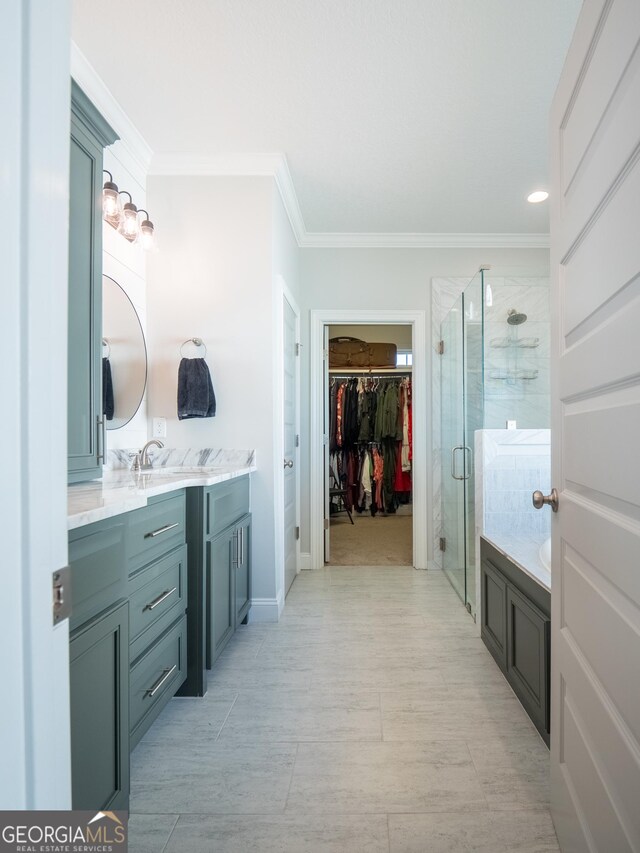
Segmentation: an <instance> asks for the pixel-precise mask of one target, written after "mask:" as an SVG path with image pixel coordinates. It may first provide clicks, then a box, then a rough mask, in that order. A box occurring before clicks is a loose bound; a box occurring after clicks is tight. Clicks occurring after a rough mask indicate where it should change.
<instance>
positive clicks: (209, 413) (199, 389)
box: [178, 358, 216, 421]
mask: <svg viewBox="0 0 640 853" xmlns="http://www.w3.org/2000/svg"><path fill="white" fill-rule="evenodd" d="M215 414H216V395H215V394H214V393H213V383H212V382H211V374H210V373H209V368H208V367H207V363H206V361H205V360H204V358H183V359H182V360H181V362H180V366H179V368H178V420H181V421H184V420H186V419H187V418H214V417H215Z"/></svg>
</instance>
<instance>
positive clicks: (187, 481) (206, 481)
mask: <svg viewBox="0 0 640 853" xmlns="http://www.w3.org/2000/svg"><path fill="white" fill-rule="evenodd" d="M256 470H257V468H256V464H255V457H253V456H252V457H251V458H249V459H247V460H245V461H244V462H229V463H227V464H221V465H217V466H207V465H193V466H187V465H179V466H175V467H167V466H164V467H158V468H155V469H152V470H151V471H141V472H139V473H135V474H134V473H133V472H132V471H129V470H126V469H117V470H105V472H104V476H103V478H102V479H101V480H92V481H90V482H88V483H78V484H77V485H73V486H69V488H68V492H67V494H68V497H67V516H68V524H67V527H68V529H69V530H74V529H75V528H77V527H83V526H84V525H85V524H92V523H93V522H94V521H101V520H102V519H103V518H111V517H112V516H114V515H121V514H122V513H124V512H129V511H130V510H132V509H138V508H139V507H141V506H146V505H147V500H148V499H149V498H152V497H155V496H156V495H163V494H166V493H167V492H173V491H176V490H177V489H184V488H189V487H190V486H213V485H215V484H216V483H223V482H225V480H232V479H234V478H235V477H244V476H245V475H246V474H252V473H253V472H254V471H256Z"/></svg>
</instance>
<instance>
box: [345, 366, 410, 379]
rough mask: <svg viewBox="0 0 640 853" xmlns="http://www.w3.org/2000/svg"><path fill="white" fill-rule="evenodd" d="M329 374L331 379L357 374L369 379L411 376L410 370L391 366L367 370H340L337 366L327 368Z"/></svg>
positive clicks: (353, 376)
mask: <svg viewBox="0 0 640 853" xmlns="http://www.w3.org/2000/svg"><path fill="white" fill-rule="evenodd" d="M329 376H330V377H331V379H357V378H358V377H359V376H361V377H362V378H364V379H366V378H367V377H369V378H371V379H384V378H385V376H391V377H395V376H398V377H400V378H403V377H405V376H407V377H410V376H413V374H412V372H411V371H410V370H395V369H394V368H391V369H390V370H386V371H382V372H381V371H380V370H377V371H369V370H368V369H364V370H362V369H360V370H359V369H357V368H356V369H354V370H352V371H347V370H340V369H339V368H336V367H334V368H333V369H331V368H329Z"/></svg>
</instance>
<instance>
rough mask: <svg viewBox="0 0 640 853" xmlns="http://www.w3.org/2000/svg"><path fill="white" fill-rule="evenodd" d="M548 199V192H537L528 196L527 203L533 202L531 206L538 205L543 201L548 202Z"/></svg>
mask: <svg viewBox="0 0 640 853" xmlns="http://www.w3.org/2000/svg"><path fill="white" fill-rule="evenodd" d="M548 198H549V193H548V192H546V191H545V190H536V191H535V192H534V193H531V195H528V196H527V201H529V202H531V204H538V203H539V202H541V201H546V200H547V199H548Z"/></svg>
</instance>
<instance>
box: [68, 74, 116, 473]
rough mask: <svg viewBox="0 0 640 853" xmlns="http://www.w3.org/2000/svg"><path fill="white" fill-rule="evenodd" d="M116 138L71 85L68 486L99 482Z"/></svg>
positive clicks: (81, 93)
mask: <svg viewBox="0 0 640 853" xmlns="http://www.w3.org/2000/svg"><path fill="white" fill-rule="evenodd" d="M117 138H118V137H117V135H116V133H115V132H114V130H113V129H112V128H111V127H110V126H109V125H108V124H107V122H106V121H105V120H104V119H103V117H102V116H101V115H100V113H99V112H98V111H97V110H96V108H95V107H94V106H93V104H92V103H91V101H90V100H89V99H88V98H87V96H86V95H85V94H84V92H83V91H82V90H81V89H80V88H79V87H78V86H77V85H76V84H75V83H74V82H73V81H72V90H71V153H70V171H69V299H68V304H69V328H68V410H67V414H68V421H67V423H68V427H67V430H68V458H69V461H68V471H69V482H70V483H77V482H79V481H81V480H91V479H93V478H96V477H100V476H101V473H102V462H103V456H104V440H103V422H102V420H103V419H102V361H101V359H102V347H101V341H102V184H103V181H102V153H103V149H104V148H105V146H107V145H111V144H112V143H113V142H115V141H116V139H117Z"/></svg>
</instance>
